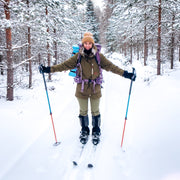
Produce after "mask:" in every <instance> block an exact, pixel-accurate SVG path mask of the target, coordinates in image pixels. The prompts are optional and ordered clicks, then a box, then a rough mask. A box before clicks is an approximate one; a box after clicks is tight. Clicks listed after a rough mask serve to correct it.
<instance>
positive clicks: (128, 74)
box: [123, 71, 136, 81]
mask: <svg viewBox="0 0 180 180" xmlns="http://www.w3.org/2000/svg"><path fill="white" fill-rule="evenodd" d="M123 77H125V78H128V79H131V80H132V81H135V80H136V75H135V74H133V73H129V72H127V71H124V74H123Z"/></svg>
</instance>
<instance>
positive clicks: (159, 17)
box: [157, 0, 162, 75]
mask: <svg viewBox="0 0 180 180" xmlns="http://www.w3.org/2000/svg"><path fill="white" fill-rule="evenodd" d="M161 10H162V9H161V0H159V5H158V39H157V43H158V48H157V75H160V74H161Z"/></svg>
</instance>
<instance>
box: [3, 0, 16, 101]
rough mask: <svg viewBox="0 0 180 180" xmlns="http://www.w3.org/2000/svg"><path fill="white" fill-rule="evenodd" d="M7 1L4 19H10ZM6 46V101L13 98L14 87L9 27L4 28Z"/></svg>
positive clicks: (7, 1)
mask: <svg viewBox="0 0 180 180" xmlns="http://www.w3.org/2000/svg"><path fill="white" fill-rule="evenodd" d="M9 1H10V0H5V2H6V4H5V5H4V12H5V16H6V20H7V21H9V20H10V9H9ZM6 48H7V95H6V99H7V100H8V101H13V99H14V95H13V94H14V89H13V60H12V38H11V27H8V28H6Z"/></svg>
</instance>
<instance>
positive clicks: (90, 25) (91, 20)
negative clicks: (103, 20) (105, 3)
mask: <svg viewBox="0 0 180 180" xmlns="http://www.w3.org/2000/svg"><path fill="white" fill-rule="evenodd" d="M86 28H87V30H88V31H90V32H91V33H92V34H93V36H94V40H95V42H99V23H98V18H97V17H96V15H95V12H94V5H93V2H92V1H91V0H88V2H87V7H86Z"/></svg>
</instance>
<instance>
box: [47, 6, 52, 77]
mask: <svg viewBox="0 0 180 180" xmlns="http://www.w3.org/2000/svg"><path fill="white" fill-rule="evenodd" d="M47 16H48V7H47V6H46V22H47V34H48V35H49V27H48V17H47ZM47 59H48V66H51V54H50V45H49V41H48V38H47ZM49 80H51V73H49Z"/></svg>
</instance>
